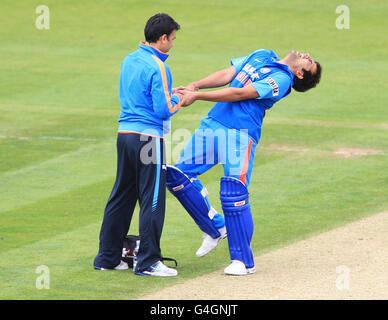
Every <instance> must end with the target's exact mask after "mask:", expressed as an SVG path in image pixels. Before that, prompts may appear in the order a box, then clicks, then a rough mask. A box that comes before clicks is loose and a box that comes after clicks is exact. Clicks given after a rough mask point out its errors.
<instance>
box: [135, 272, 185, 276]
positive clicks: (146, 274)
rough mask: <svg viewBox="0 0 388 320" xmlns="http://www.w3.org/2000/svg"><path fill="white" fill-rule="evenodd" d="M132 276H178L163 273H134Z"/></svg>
mask: <svg viewBox="0 0 388 320" xmlns="http://www.w3.org/2000/svg"><path fill="white" fill-rule="evenodd" d="M134 274H136V275H138V276H145V277H149V276H154V277H175V276H177V275H178V273H177V274H165V273H157V272H134Z"/></svg>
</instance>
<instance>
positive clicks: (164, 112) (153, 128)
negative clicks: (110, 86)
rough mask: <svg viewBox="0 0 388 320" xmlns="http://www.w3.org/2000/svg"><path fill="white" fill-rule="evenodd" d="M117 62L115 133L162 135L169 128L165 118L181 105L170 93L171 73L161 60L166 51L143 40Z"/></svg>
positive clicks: (176, 110) (163, 59) (164, 57)
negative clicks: (118, 78)
mask: <svg viewBox="0 0 388 320" xmlns="http://www.w3.org/2000/svg"><path fill="white" fill-rule="evenodd" d="M139 47H140V48H139V49H138V50H136V51H135V52H133V53H131V54H129V55H128V56H126V57H125V59H124V61H123V62H122V64H121V73H120V88H119V98H120V104H121V114H120V117H119V119H118V121H119V123H120V125H119V129H118V131H119V132H137V133H146V134H151V135H156V136H159V137H163V133H166V132H168V131H169V130H170V123H169V118H170V117H171V116H172V115H173V114H175V113H177V112H178V110H179V108H180V107H181V105H180V101H179V98H178V97H177V96H176V95H173V96H171V89H172V76H171V71H170V69H169V67H168V66H167V64H166V63H164V61H165V60H166V59H167V58H168V54H166V53H163V52H161V51H158V50H156V49H154V48H152V47H150V46H148V45H146V44H145V43H144V42H141V43H140V45H139Z"/></svg>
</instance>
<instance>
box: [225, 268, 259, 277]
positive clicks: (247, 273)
mask: <svg viewBox="0 0 388 320" xmlns="http://www.w3.org/2000/svg"><path fill="white" fill-rule="evenodd" d="M224 273H225V274H226V275H228V276H248V275H250V274H254V273H256V269H255V268H249V269H247V270H246V272H245V273H232V272H225V270H224Z"/></svg>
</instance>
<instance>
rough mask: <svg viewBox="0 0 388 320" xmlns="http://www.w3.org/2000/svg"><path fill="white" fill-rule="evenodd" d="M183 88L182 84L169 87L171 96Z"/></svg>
mask: <svg viewBox="0 0 388 320" xmlns="http://www.w3.org/2000/svg"><path fill="white" fill-rule="evenodd" d="M183 89H185V87H183V86H179V87H178V88H172V89H171V95H172V96H173V95H174V94H176V93H177V92H178V91H179V90H183Z"/></svg>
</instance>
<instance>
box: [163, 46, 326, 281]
mask: <svg viewBox="0 0 388 320" xmlns="http://www.w3.org/2000/svg"><path fill="white" fill-rule="evenodd" d="M321 70H322V69H321V65H320V64H319V62H317V61H314V60H312V59H311V57H310V55H309V54H302V53H299V52H297V51H291V52H290V53H289V54H288V55H287V56H286V57H284V58H283V59H281V60H279V59H278V57H277V55H276V54H275V52H273V51H272V50H271V51H267V50H264V49H260V50H256V51H254V52H252V53H251V54H250V55H248V56H246V57H241V58H236V59H232V60H231V66H230V67H229V68H227V69H224V70H221V71H218V72H216V73H213V74H211V75H209V76H207V77H205V78H203V79H202V80H199V81H196V82H193V83H191V84H189V85H188V86H187V87H186V88H185V89H181V91H180V93H182V94H183V102H182V106H185V105H190V104H191V103H193V102H194V101H196V100H206V101H213V102H217V103H216V104H215V105H214V106H213V108H212V109H211V110H210V112H209V114H208V116H207V117H206V118H204V119H202V121H201V124H200V126H199V128H198V129H197V130H196V131H195V133H194V134H193V136H192V137H191V140H190V141H189V143H188V144H187V145H186V146H185V148H184V150H183V152H182V154H181V156H180V158H179V160H178V162H177V163H176V164H175V165H174V166H168V169H167V187H168V189H169V191H170V192H171V193H172V194H173V195H174V196H175V197H176V198H177V199H178V200H179V201H180V203H181V204H182V205H183V206H184V208H185V209H186V210H187V212H188V213H189V214H190V216H191V217H192V218H193V219H194V221H195V222H196V223H197V225H198V227H199V228H200V229H201V230H202V231H203V232H204V237H203V242H202V245H201V247H200V248H199V249H198V251H197V253H196V255H197V256H198V257H202V256H204V255H206V254H207V253H209V252H210V251H212V250H213V249H215V248H216V246H217V245H218V243H219V242H220V240H222V239H223V238H225V237H226V236H227V238H228V245H229V253H230V258H231V264H230V265H229V266H228V267H227V268H226V269H225V270H224V272H225V273H226V274H230V275H246V274H251V273H254V272H255V266H254V260H253V254H252V250H251V246H250V244H251V239H252V235H253V219H252V213H251V206H250V204H249V193H248V186H249V183H250V177H251V173H252V168H253V158H254V153H255V148H256V145H257V144H258V142H259V140H260V136H261V127H262V122H263V118H264V116H265V111H266V110H267V109H270V108H271V107H272V106H273V104H274V103H276V102H277V101H279V100H280V99H282V98H284V97H286V96H288V95H289V94H290V93H291V90H292V88H293V89H294V90H296V91H299V92H304V91H307V90H308V89H311V88H314V87H315V86H316V85H317V84H318V83H319V81H320V77H321ZM229 83H230V85H229V87H228V88H223V89H219V90H213V91H205V92H200V91H198V90H199V89H206V88H217V87H222V86H224V85H226V84H229ZM217 163H222V165H223V169H224V175H225V176H224V177H222V178H221V182H220V200H221V205H222V210H223V214H224V216H222V215H221V214H219V213H217V212H216V210H215V209H214V208H213V207H212V206H211V204H210V202H209V200H208V198H207V190H206V189H205V188H204V187H203V185H202V184H201V182H200V180H198V178H197V177H198V175H201V174H203V173H204V172H206V171H207V170H209V169H210V168H212V167H213V166H214V165H215V164H217Z"/></svg>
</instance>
